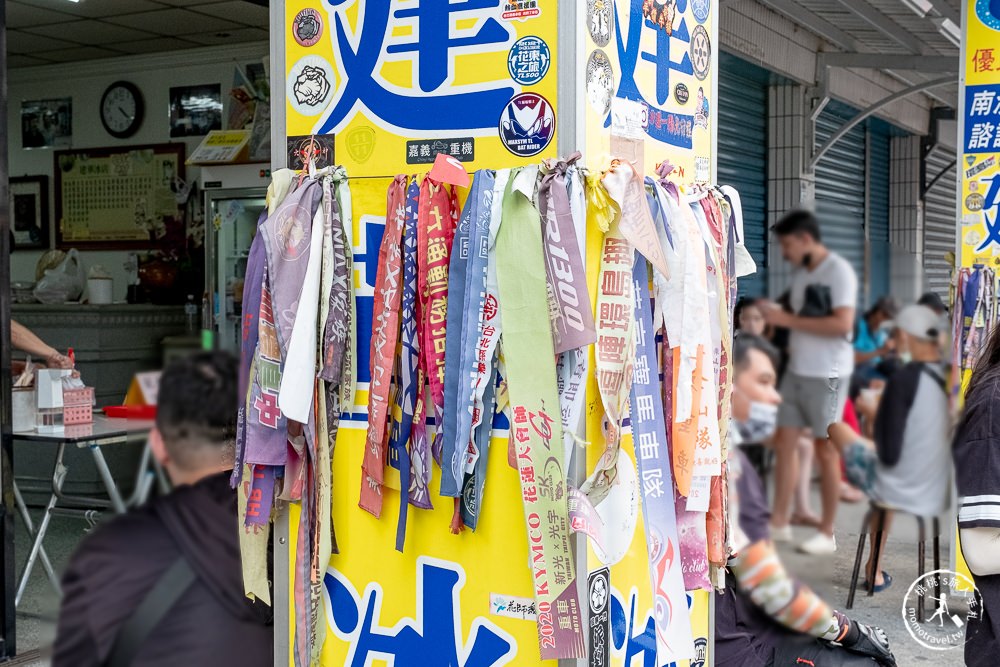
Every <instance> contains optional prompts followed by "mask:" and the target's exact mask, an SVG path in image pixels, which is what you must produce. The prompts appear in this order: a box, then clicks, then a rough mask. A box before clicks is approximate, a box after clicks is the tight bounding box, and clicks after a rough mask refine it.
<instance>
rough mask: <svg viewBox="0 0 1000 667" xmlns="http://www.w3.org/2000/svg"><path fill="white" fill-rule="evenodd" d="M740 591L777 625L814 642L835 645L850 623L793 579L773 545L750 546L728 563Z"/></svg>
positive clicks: (764, 542)
mask: <svg viewBox="0 0 1000 667" xmlns="http://www.w3.org/2000/svg"><path fill="white" fill-rule="evenodd" d="M729 568H730V569H731V570H732V572H733V575H734V576H735V577H736V582H737V584H738V585H739V588H740V590H741V591H742V592H743V593H745V594H747V595H749V596H750V599H751V600H752V601H753V603H754V604H756V605H757V606H758V607H760V608H761V609H763V610H764V612H765V613H767V615H768V616H770V617H771V618H773V619H774V620H775V621H777V622H778V623H780V624H781V625H783V626H785V627H787V628H790V629H792V630H795V631H797V632H802V633H804V634H807V635H811V636H813V637H816V638H818V639H826V640H828V641H839V640H841V639H843V637H844V635H846V634H847V631H848V630H849V629H850V622H849V621H848V620H847V619H846V617H844V616H843V615H841V614H838V613H837V612H835V611H833V610H832V609H830V607H829V605H827V604H826V602H824V601H823V600H822V598H820V597H819V596H818V595H816V594H815V593H814V592H813V591H812V590H810V589H809V588H808V587H806V586H804V585H802V584H801V583H799V582H798V581H796V580H795V579H793V578H792V577H791V576H789V574H788V573H787V572H786V571H785V567H784V566H783V565H782V564H781V560H780V559H779V558H778V554H777V552H775V550H774V545H773V544H772V543H771V542H769V541H759V542H754V543H753V544H751V545H750V546H749V547H747V548H745V549H744V550H743V551H741V552H740V554H739V555H738V556H736V557H735V558H733V559H731V560H730V561H729Z"/></svg>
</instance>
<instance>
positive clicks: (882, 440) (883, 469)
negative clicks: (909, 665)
mask: <svg viewBox="0 0 1000 667" xmlns="http://www.w3.org/2000/svg"><path fill="white" fill-rule="evenodd" d="M943 326H944V323H943V322H942V320H941V319H940V318H939V317H938V315H937V313H935V312H934V311H933V310H931V309H930V308H927V307H926V306H919V305H912V306H907V307H906V308H903V309H902V310H901V311H900V312H899V315H897V317H896V320H895V327H896V332H897V334H896V335H897V343H898V346H899V347H898V351H899V355H900V358H901V360H902V361H904V363H905V365H904V366H903V367H902V368H900V369H899V370H898V371H896V372H895V373H894V374H893V375H892V376H891V377H890V378H889V381H888V383H887V384H886V386H885V390H884V392H883V394H882V398H881V400H880V402H879V404H878V408H877V410H876V412H875V428H874V437H875V440H874V442H871V441H868V440H866V439H864V438H862V437H861V436H859V435H857V434H856V433H855V432H854V431H853V429H851V428H850V427H849V426H848V425H846V424H842V423H839V424H833V425H832V426H830V429H829V434H830V439H831V440H832V441H833V442H834V444H836V445H837V447H838V448H839V449H840V450H841V453H842V455H843V457H844V465H845V468H846V471H847V477H848V479H849V480H850V481H851V483H852V484H854V485H855V486H856V487H858V488H859V489H861V490H862V491H864V492H865V493H866V494H867V495H868V497H869V498H871V499H872V501H873V502H875V503H877V504H878V505H879V506H881V507H885V508H889V509H896V510H901V511H904V512H907V513H909V514H913V515H915V516H921V517H935V516H939V515H941V514H942V513H943V512H944V511H945V510H946V509H948V503H949V498H950V483H951V468H952V465H951V451H950V448H949V440H948V428H949V425H950V423H951V422H950V419H949V415H948V393H947V388H946V384H945V379H944V373H943V371H942V369H941V343H940V341H941V332H942V327H943ZM890 516H891V512H890V513H889V516H887V517H886V523H885V527H886V529H885V531H884V532H883V536H882V537H883V541H884V540H885V537H886V536H887V535H888V524H889V518H890ZM874 531H875V527H872V532H873V535H872V545H874V539H875V536H874ZM881 553H882V554H884V553H885V549H884V548H883V549H881ZM879 560H881V557H880V558H879ZM866 574H867V576H868V577H872V576H874V577H875V582H874V585H875V590H876V591H881V590H884V589H885V588H888V587H889V585H890V584H891V583H892V577H891V576H890V575H889V574H888V573H886V572H884V571H883V570H882V568H881V563H874V562H872V556H871V554H869V558H868V565H867V567H866ZM869 581H870V579H869ZM866 586H867V583H866Z"/></svg>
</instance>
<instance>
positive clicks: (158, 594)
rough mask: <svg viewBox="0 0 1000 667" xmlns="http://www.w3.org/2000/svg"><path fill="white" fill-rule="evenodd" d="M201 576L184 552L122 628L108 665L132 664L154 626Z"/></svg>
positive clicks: (122, 666)
mask: <svg viewBox="0 0 1000 667" xmlns="http://www.w3.org/2000/svg"><path fill="white" fill-rule="evenodd" d="M197 578H198V577H197V575H196V574H195V573H194V570H192V569H191V565H190V564H188V562H187V559H186V558H184V555H183V554H182V555H180V556H178V558H177V560H175V561H174V564H173V565H171V566H170V567H169V568H167V570H166V571H165V572H164V573H163V574H162V575H160V578H159V580H158V581H157V582H156V585H155V586H153V588H152V590H150V591H149V592H148V593H147V594H146V597H144V598H143V599H142V602H140V603H139V606H138V607H137V608H136V610H135V612H134V613H133V614H132V617H131V618H129V619H128V621H126V622H125V625H123V626H122V627H121V629H120V630H119V631H118V636H117V637H115V643H114V645H113V646H112V647H111V654H110V655H109V656H108V659H107V660H106V661H105V662H104V667H129V666H130V665H131V664H132V661H133V660H134V659H135V656H136V655H138V654H139V649H140V648H142V644H143V642H145V641H146V638H147V637H149V635H150V633H151V632H152V631H153V628H155V627H156V625H157V624H158V623H159V622H160V621H161V620H163V617H164V616H166V615H167V612H168V611H170V609H171V608H172V607H173V606H174V605H175V604H177V601H178V600H179V599H180V597H181V596H182V595H183V594H184V592H185V591H187V589H188V588H190V587H191V584H193V583H194V580H195V579H197Z"/></svg>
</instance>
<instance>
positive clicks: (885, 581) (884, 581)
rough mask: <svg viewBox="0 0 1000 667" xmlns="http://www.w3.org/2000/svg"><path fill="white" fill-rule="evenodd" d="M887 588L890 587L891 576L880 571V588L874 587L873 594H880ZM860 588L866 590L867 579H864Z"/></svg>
mask: <svg viewBox="0 0 1000 667" xmlns="http://www.w3.org/2000/svg"><path fill="white" fill-rule="evenodd" d="M889 586H892V575H891V574H889V573H888V572H886V571H885V570H882V584H881V585H880V586H879V585H876V586H875V592H876V593H881V592H882V591H884V590H885V589H887V588H889ZM861 587H862V588H864V589H865V590H866V591H867V590H868V580H867V579H865V581H864V583H863V584H861Z"/></svg>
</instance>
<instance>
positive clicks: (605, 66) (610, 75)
mask: <svg viewBox="0 0 1000 667" xmlns="http://www.w3.org/2000/svg"><path fill="white" fill-rule="evenodd" d="M614 89H615V73H614V70H612V69H611V61H610V60H608V56H607V55H606V54H605V53H604V51H601V50H600V49H595V50H594V51H593V52H592V53H591V54H590V58H588V59H587V101H589V102H590V106H592V107H593V108H594V111H596V112H597V113H599V114H601V116H606V115H608V112H609V111H611V97H612V95H614Z"/></svg>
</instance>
